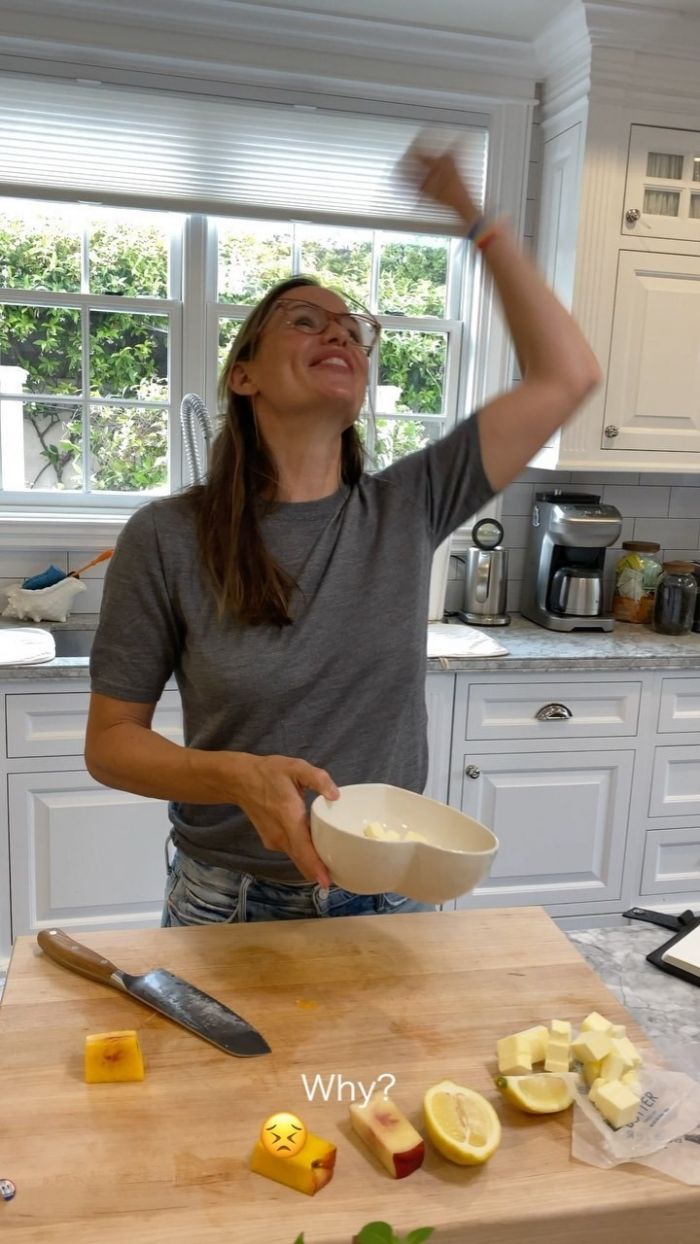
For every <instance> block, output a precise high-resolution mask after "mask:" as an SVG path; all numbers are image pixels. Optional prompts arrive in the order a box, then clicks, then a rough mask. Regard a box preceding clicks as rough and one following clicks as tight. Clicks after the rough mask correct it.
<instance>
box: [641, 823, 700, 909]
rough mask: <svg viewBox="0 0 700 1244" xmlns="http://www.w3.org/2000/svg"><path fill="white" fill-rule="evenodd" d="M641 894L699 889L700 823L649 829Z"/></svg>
mask: <svg viewBox="0 0 700 1244" xmlns="http://www.w3.org/2000/svg"><path fill="white" fill-rule="evenodd" d="M640 889H641V893H642V895H647V894H648V895H657V894H663V895H667V894H674V893H686V892H687V891H688V890H691V891H692V890H695V891H696V892H700V826H698V825H694V826H692V828H679V829H678V828H677V829H650V830H648V831H647V834H646V836H645V843H644V857H643V860H642V880H641V886H640Z"/></svg>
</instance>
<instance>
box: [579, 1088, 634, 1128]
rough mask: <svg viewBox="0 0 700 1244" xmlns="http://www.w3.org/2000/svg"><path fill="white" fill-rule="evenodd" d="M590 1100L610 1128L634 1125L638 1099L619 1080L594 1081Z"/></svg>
mask: <svg viewBox="0 0 700 1244" xmlns="http://www.w3.org/2000/svg"><path fill="white" fill-rule="evenodd" d="M591 1098H592V1099H593V1105H594V1106H595V1108H596V1110H599V1111H600V1113H601V1114H602V1116H603V1118H604V1119H607V1121H608V1123H609V1124H610V1125H611V1127H615V1128H618V1127H626V1126H627V1124H628V1123H634V1121H635V1119H636V1118H637V1114H638V1113H639V1105H640V1099H639V1098H638V1096H637V1094H636V1093H633V1092H632V1090H631V1088H629V1086H628V1085H627V1084H621V1083H620V1082H619V1080H614V1081H609V1080H603V1081H600V1080H596V1082H595V1084H594V1086H593V1088H592V1089H591Z"/></svg>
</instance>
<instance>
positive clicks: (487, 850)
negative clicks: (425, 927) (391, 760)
mask: <svg viewBox="0 0 700 1244" xmlns="http://www.w3.org/2000/svg"><path fill="white" fill-rule="evenodd" d="M373 821H374V822H377V821H378V822H380V824H381V825H382V827H383V828H384V829H386V830H394V831H396V832H398V833H399V834H401V835H402V837H403V835H404V834H405V833H406V832H407V831H408V830H412V831H413V832H414V833H416V834H420V835H421V837H422V838H425V839H427V842H411V841H408V842H405V841H398V842H387V841H384V840H382V839H376V838H366V837H365V835H364V832H363V831H364V829H365V828H366V826H367V825H368V824H370V823H371V822H373ZM311 837H312V840H313V844H314V846H315V848H316V850H317V851H318V854H319V855H320V857H321V859H322V860H323V862H324V864H325V865H326V867H327V868H328V871H329V873H330V875H331V878H332V880H333V882H334V883H335V884H336V885H338V886H341V888H342V889H344V890H350V891H351V892H352V893H353V894H383V893H386V892H393V893H396V894H404V895H406V896H407V897H408V898H413V899H417V900H418V901H419V902H422V903H446V902H447V901H448V900H449V899H451V898H457V897H458V896H459V895H460V894H468V893H469V891H470V890H473V889H474V886H476V885H478V884H479V882H480V881H483V879H484V877H486V876H487V874H488V872H489V870H490V868H491V865H492V863H493V860H494V858H495V855H496V852H497V851H498V839H497V838H496V836H495V834H492V833H491V830H490V829H487V828H486V826H485V825H480V824H479V822H478V821H473V820H472V818H471V817H470V816H465V815H464V814H463V813H462V812H458V811H457V810H456V809H455V808H449V807H447V805H446V804H444V803H438V801H437V800H436V799H428V798H426V796H425V795H416V794H415V793H414V792H413V791H410V790H402V789H401V788H400V787H398V786H385V785H383V784H381V783H367V784H362V785H358V786H341V787H340V798H339V799H335V800H333V799H326V798H325V797H324V796H323V795H318V796H317V798H316V799H314V801H313V803H312V805H311Z"/></svg>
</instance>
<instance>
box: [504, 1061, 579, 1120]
mask: <svg viewBox="0 0 700 1244" xmlns="http://www.w3.org/2000/svg"><path fill="white" fill-rule="evenodd" d="M496 1087H497V1088H499V1089H500V1090H501V1092H502V1094H503V1096H504V1097H505V1099H506V1101H509V1102H510V1104H511V1106H517V1108H518V1110H525V1111H526V1113H527V1114H558V1113H559V1111H560V1110H567V1109H568V1107H569V1106H570V1105H571V1103H572V1101H573V1100H574V1093H573V1089H572V1088H571V1085H570V1084H568V1083H567V1081H566V1080H563V1079H562V1078H561V1076H557V1075H552V1074H551V1072H548V1071H541V1072H538V1073H536V1074H535V1075H533V1076H497V1077H496Z"/></svg>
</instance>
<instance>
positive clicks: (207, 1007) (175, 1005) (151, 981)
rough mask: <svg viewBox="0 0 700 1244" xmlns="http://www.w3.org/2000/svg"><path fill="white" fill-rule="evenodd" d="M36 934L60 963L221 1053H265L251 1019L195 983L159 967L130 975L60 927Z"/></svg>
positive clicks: (266, 1048)
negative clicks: (149, 1010)
mask: <svg viewBox="0 0 700 1244" xmlns="http://www.w3.org/2000/svg"><path fill="white" fill-rule="evenodd" d="M36 940H37V942H38V943H39V945H40V947H41V949H42V950H43V952H44V954H45V955H48V957H49V959H53V961H54V962H55V963H58V964H60V966H61V967H64V968H68V969H69V971H71V972H77V973H78V975H79V976H86V977H87V978H88V980H93V981H97V982H99V984H102V985H111V986H112V988H113V989H119V990H121V991H122V992H123V993H126V994H128V995H129V997H131V998H135V999H136V1000H137V1001H138V1002H143V1003H144V1004H145V1005H146V1006H150V1007H151V1008H152V1009H153V1010H154V1011H158V1012H159V1013H160V1014H161V1015H165V1016H166V1018H167V1019H171V1020H173V1021H174V1023H176V1024H180V1025H181V1026H182V1027H183V1028H187V1029H189V1031H190V1032H193V1033H195V1034H196V1036H198V1037H202V1038H203V1039H204V1040H205V1041H210V1042H211V1044H212V1045H215V1046H217V1048H218V1049H220V1050H223V1051H224V1053H226V1054H235V1055H236V1056H237V1057H238V1058H251V1057H253V1056H254V1055H257V1054H269V1053H270V1047H269V1045H268V1044H267V1041H266V1040H265V1038H264V1037H263V1036H262V1034H261V1033H259V1032H258V1030H257V1029H256V1028H253V1026H252V1024H249V1023H248V1022H247V1020H245V1019H243V1018H242V1016H240V1015H237V1014H236V1012H235V1011H232V1010H230V1009H229V1007H227V1006H224V1004H223V1002H219V1001H217V999H216V998H212V997H210V996H209V994H206V993H202V990H201V989H197V987H196V985H190V984H189V983H188V982H187V981H184V980H182V979H181V977H179V976H174V975H173V973H172V972H167V971H166V970H165V969H164V968H155V969H153V971H151V972H145V973H144V974H143V975H142V976H130V975H129V973H128V972H122V971H121V970H120V969H119V968H117V967H115V965H114V964H113V963H110V961H109V959H105V958H104V957H103V956H102V955H98V954H97V953H96V952H95V951H94V950H90V949H89V947H87V946H83V945H81V943H80V942H75V941H73V938H72V937H69V936H68V934H67V933H64V932H63V930H62V929H41V930H40V932H39V933H38V934H37V939H36Z"/></svg>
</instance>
